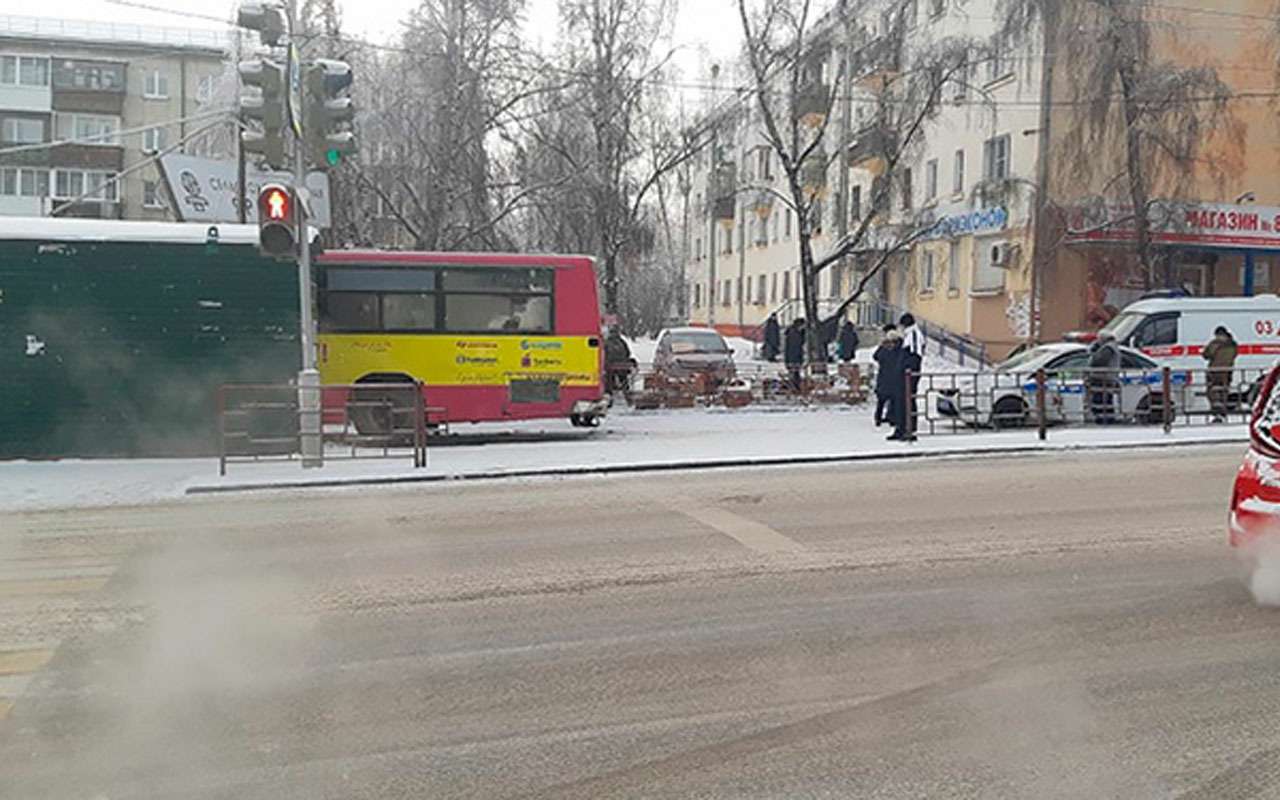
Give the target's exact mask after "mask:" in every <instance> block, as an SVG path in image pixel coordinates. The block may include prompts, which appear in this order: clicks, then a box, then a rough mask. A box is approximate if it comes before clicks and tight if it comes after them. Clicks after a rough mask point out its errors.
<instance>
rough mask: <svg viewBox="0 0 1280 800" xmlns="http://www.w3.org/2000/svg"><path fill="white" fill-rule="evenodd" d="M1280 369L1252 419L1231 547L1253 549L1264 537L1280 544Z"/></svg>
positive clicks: (1260, 397) (1269, 378) (1266, 384)
mask: <svg viewBox="0 0 1280 800" xmlns="http://www.w3.org/2000/svg"><path fill="white" fill-rule="evenodd" d="M1278 377H1280V366H1277V367H1275V368H1273V369H1272V370H1271V373H1270V374H1268V375H1267V378H1266V381H1265V382H1264V383H1263V385H1262V390H1261V391H1260V392H1258V397H1257V400H1256V401H1255V402H1254V406H1253V414H1252V416H1251V417H1250V419H1249V452H1248V453H1246V454H1245V457H1244V463H1243V464H1242V465H1240V471H1239V472H1238V473H1236V484H1235V488H1234V489H1233V490H1232V492H1231V515H1230V517H1229V522H1228V531H1229V533H1230V537H1231V546H1232V547H1236V548H1252V547H1254V546H1255V545H1258V544H1260V540H1261V539H1262V538H1263V537H1264V536H1268V535H1270V536H1268V538H1271V537H1275V538H1276V539H1277V540H1280V392H1277V391H1276V388H1277V387H1276V382H1277V378H1278Z"/></svg>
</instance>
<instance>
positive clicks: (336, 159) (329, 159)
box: [324, 147, 342, 167]
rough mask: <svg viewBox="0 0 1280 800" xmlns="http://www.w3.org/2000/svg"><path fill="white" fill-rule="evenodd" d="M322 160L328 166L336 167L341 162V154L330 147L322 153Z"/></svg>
mask: <svg viewBox="0 0 1280 800" xmlns="http://www.w3.org/2000/svg"><path fill="white" fill-rule="evenodd" d="M324 160H325V163H326V164H328V165H329V166H331V167H336V166H338V164H339V163H341V162H342V152H341V151H339V150H337V149H336V148H333V147H330V148H329V149H328V150H325V151H324Z"/></svg>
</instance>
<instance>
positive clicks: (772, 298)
mask: <svg viewBox="0 0 1280 800" xmlns="http://www.w3.org/2000/svg"><path fill="white" fill-rule="evenodd" d="M1241 269H1243V267H1242V268H1241ZM1242 283H1243V281H1242ZM769 302H770V303H776V302H778V273H776V272H775V273H773V274H772V275H770V276H769Z"/></svg>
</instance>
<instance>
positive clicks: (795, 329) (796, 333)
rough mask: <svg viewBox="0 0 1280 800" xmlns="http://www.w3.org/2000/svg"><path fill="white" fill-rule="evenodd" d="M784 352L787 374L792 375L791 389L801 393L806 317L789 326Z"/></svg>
mask: <svg viewBox="0 0 1280 800" xmlns="http://www.w3.org/2000/svg"><path fill="white" fill-rule="evenodd" d="M782 350H783V352H782V360H783V361H785V362H786V365H787V372H789V373H790V374H791V388H792V389H793V390H794V391H797V392H799V391H800V368H801V367H803V366H804V317H799V318H797V319H795V320H793V321H792V323H791V324H790V325H788V326H787V335H786V337H784V341H783V345H782Z"/></svg>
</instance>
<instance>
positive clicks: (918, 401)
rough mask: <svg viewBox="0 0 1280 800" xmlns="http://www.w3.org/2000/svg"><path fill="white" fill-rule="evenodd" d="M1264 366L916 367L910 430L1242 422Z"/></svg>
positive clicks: (910, 379) (908, 390)
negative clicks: (1005, 369)
mask: <svg viewBox="0 0 1280 800" xmlns="http://www.w3.org/2000/svg"><path fill="white" fill-rule="evenodd" d="M1268 371H1269V370H1266V369H1234V370H1231V371H1226V370H1211V369H1179V368H1170V367H1162V368H1160V369H1147V370H1144V369H1120V370H1100V369H1071V370H1062V371H1054V370H1049V371H1045V370H1038V371H1035V372H1002V371H982V372H948V373H928V372H925V373H918V374H910V373H909V374H908V375H907V377H906V386H905V387H904V388H905V396H906V398H907V400H906V406H907V408H908V410H909V411H910V410H914V413H913V414H909V415H908V416H909V418H908V422H912V423H914V425H913V426H912V428H911V430H912V432H913V433H917V434H922V435H932V434H938V433H960V432H966V431H976V430H983V429H991V428H1019V427H1021V428H1036V429H1038V431H1039V435H1040V438H1042V439H1043V438H1045V437H1046V436H1047V434H1048V431H1049V430H1050V429H1051V428H1055V427H1061V426H1067V425H1125V424H1128V425H1161V426H1163V427H1164V429H1165V431H1166V432H1168V431H1170V430H1172V429H1173V427H1175V426H1183V427H1185V426H1190V425H1208V424H1213V423H1219V422H1230V421H1239V422H1246V421H1247V420H1248V417H1249V412H1250V410H1251V408H1252V405H1253V400H1254V398H1255V397H1256V396H1257V392H1258V389H1259V387H1260V386H1261V384H1262V380H1263V378H1264V377H1265V376H1266V374H1267V372H1268Z"/></svg>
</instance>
